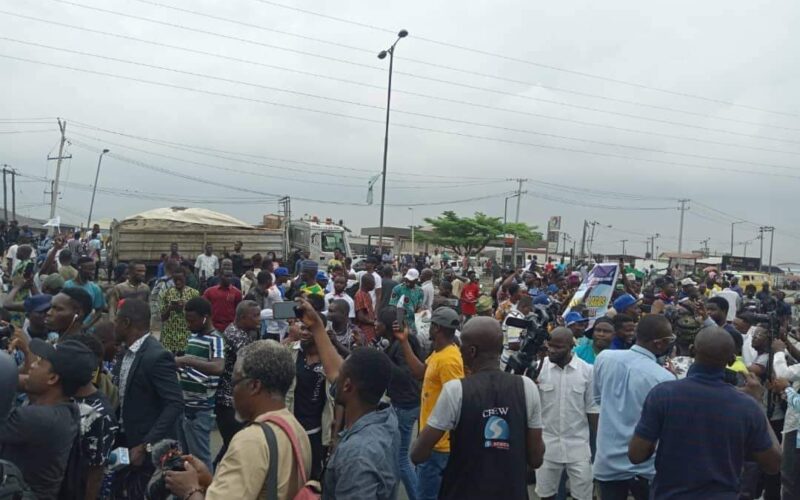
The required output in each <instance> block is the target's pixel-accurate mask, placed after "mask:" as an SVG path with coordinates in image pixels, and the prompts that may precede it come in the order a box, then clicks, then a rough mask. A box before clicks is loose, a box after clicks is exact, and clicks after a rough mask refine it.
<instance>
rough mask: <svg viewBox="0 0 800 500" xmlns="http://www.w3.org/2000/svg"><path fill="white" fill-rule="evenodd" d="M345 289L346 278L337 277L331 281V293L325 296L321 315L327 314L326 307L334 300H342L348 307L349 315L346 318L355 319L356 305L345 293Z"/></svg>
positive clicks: (342, 276)
mask: <svg viewBox="0 0 800 500" xmlns="http://www.w3.org/2000/svg"><path fill="white" fill-rule="evenodd" d="M346 288H347V276H344V275H339V276H337V277H336V278H334V279H333V291H332V292H329V293H326V294H325V310H324V311H322V313H323V314H328V307H330V305H331V302H333V301H334V300H344V301H346V302H347V303H348V304H349V305H350V314H349V315H348V318H350V319H355V317H356V303H355V302H354V301H353V298H352V297H351V296H349V295H347V293H346V292H345V289H346Z"/></svg>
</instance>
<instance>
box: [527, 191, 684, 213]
mask: <svg viewBox="0 0 800 500" xmlns="http://www.w3.org/2000/svg"><path fill="white" fill-rule="evenodd" d="M527 196H529V197H531V198H533V199H537V200H538V199H544V200H549V201H555V202H559V203H564V204H567V205H573V206H574V205H577V206H581V207H588V208H602V209H605V210H635V211H640V210H641V211H659V210H672V209H673V207H626V206H619V205H602V204H597V203H589V202H585V201H582V200H575V199H567V198H559V197H557V196H553V195H551V194H548V193H542V192H536V191H530V190H528V194H527Z"/></svg>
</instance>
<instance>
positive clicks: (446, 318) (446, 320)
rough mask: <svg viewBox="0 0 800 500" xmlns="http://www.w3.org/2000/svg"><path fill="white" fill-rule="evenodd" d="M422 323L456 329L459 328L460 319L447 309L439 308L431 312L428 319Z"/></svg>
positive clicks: (455, 313)
mask: <svg viewBox="0 0 800 500" xmlns="http://www.w3.org/2000/svg"><path fill="white" fill-rule="evenodd" d="M424 321H425V322H426V323H433V324H435V325H439V326H443V327H445V328H458V327H460V326H461V318H459V317H458V313H457V312H455V311H454V310H452V309H450V308H449V307H440V308H439V309H437V310H435V311H433V314H431V318H430V319H428V320H424Z"/></svg>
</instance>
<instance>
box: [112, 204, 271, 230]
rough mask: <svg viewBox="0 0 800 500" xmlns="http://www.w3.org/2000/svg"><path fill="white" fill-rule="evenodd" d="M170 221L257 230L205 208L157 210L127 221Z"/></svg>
mask: <svg viewBox="0 0 800 500" xmlns="http://www.w3.org/2000/svg"><path fill="white" fill-rule="evenodd" d="M133 220H140V221H170V222H180V223H184V224H199V225H203V226H220V227H229V228H241V229H255V228H254V227H253V226H252V225H250V224H247V223H246V222H242V221H240V220H239V219H236V218H234V217H231V216H230V215H225V214H221V213H219V212H214V211H212V210H206V209H205V208H183V207H170V208H155V209H153V210H148V211H147V212H142V213H140V214H137V215H133V216H131V217H128V218H127V219H125V220H124V221H122V222H123V223H124V222H126V221H133Z"/></svg>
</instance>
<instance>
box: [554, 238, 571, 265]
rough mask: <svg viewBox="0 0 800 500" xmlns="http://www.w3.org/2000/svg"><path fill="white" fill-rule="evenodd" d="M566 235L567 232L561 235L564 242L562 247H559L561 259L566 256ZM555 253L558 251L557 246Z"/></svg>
mask: <svg viewBox="0 0 800 500" xmlns="http://www.w3.org/2000/svg"><path fill="white" fill-rule="evenodd" d="M567 236H568V235H567V233H564V234H562V235H561V237H562V239H563V240H564V243H563V244H562V247H563V248H562V249H561V260H564V259H565V258H566V256H567ZM556 244H558V243H556ZM556 253H558V249H557V248H556Z"/></svg>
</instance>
